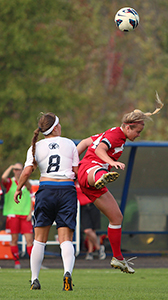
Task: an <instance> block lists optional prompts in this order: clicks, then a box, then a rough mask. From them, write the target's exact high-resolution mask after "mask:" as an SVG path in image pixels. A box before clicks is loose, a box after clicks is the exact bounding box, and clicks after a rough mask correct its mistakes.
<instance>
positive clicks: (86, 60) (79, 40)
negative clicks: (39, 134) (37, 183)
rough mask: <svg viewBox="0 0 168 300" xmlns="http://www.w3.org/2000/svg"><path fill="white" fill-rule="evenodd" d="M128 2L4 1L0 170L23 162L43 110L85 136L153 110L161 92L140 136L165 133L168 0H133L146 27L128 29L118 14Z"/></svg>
mask: <svg viewBox="0 0 168 300" xmlns="http://www.w3.org/2000/svg"><path fill="white" fill-rule="evenodd" d="M124 3H125V2H124V1H122V0H118V1H109V0H105V1H100V0H90V1H89V0H88V1H87V0H71V1H69V0H40V1H39V0H36V1H34V0H24V1H23V0H10V1H8V2H6V1H5V0H0V87H1V88H0V139H2V140H3V145H0V155H1V160H0V172H1V173H2V172H3V171H4V169H5V168H6V167H7V166H8V165H9V164H13V163H14V162H16V161H21V162H24V160H25V157H26V151H27V148H28V147H29V145H30V143H31V138H32V135H33V131H34V130H35V129H36V127H37V119H38V116H39V113H40V112H41V111H43V112H47V111H52V112H54V113H55V114H57V115H58V116H59V117H60V122H61V125H62V135H63V136H67V137H69V138H72V139H81V138H84V137H87V136H89V135H91V134H94V133H97V132H103V131H104V130H106V129H108V128H110V127H112V126H118V125H120V122H121V118H122V115H123V114H124V113H126V112H129V111H131V110H133V109H134V108H139V109H141V110H143V111H153V110H154V109H155V90H157V91H158V93H159V95H160V97H161V99H162V100H163V102H164V104H165V105H164V108H163V109H162V111H161V113H160V114H159V115H156V116H154V117H153V120H154V122H151V123H149V124H147V125H146V127H145V129H144V131H143V133H142V136H141V138H142V139H148V140H166V139H167V133H168V126H167V116H168V109H167V102H168V100H167V95H168V28H167V26H165V24H166V23H167V9H168V3H167V1H166V0H159V1H158V0H154V1H150V0H146V1H145V2H142V1H140V0H136V1H134V8H135V9H136V10H137V11H138V13H139V16H140V25H139V26H138V28H137V29H136V30H135V31H133V32H130V33H122V32H120V31H119V30H118V29H117V28H116V27H115V24H114V15H115V13H116V11H117V10H118V9H120V8H121V7H123V6H125V4H124ZM127 5H128V6H132V1H128V3H127Z"/></svg>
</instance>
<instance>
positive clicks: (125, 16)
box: [114, 7, 139, 31]
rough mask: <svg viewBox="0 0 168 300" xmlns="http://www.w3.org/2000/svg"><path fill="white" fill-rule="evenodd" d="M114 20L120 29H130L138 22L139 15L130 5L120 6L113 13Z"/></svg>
mask: <svg viewBox="0 0 168 300" xmlns="http://www.w3.org/2000/svg"><path fill="white" fill-rule="evenodd" d="M114 21H115V23H116V26H117V27H118V28H119V29H120V30H121V31H131V30H133V29H135V28H136V27H137V26H138V24H139V15H138V13H137V12H136V10H135V9H133V8H131V7H124V8H121V9H120V10H119V11H118V12H117V13H116V15H115V18H114Z"/></svg>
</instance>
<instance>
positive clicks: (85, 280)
mask: <svg viewBox="0 0 168 300" xmlns="http://www.w3.org/2000/svg"><path fill="white" fill-rule="evenodd" d="M29 279H30V270H28V269H21V270H14V269H0V299H5V300H7V299H10V300H12V299H25V300H29V299H31V300H32V299H41V300H43V299H47V300H49V299H55V300H59V299H62V300H64V299H78V300H86V299H91V300H99V299H101V300H102V299H103V300H109V299H112V300H120V299H122V300H127V299H130V300H136V299H139V300H143V299H144V300H148V299H149V300H155V299H157V300H162V299H163V300H165V299H168V284H167V280H168V270H167V269H137V270H136V273H135V274H133V275H131V274H125V273H122V272H120V271H119V270H115V269H74V271H73V283H74V285H75V286H74V290H73V291H70V292H65V291H62V285H63V271H62V270H61V269H47V270H41V271H40V277H39V280H40V283H41V286H42V289H41V290H33V291H30V283H29Z"/></svg>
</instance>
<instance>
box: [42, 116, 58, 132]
mask: <svg viewBox="0 0 168 300" xmlns="http://www.w3.org/2000/svg"><path fill="white" fill-rule="evenodd" d="M58 123H59V118H58V117H57V116H55V122H54V124H53V125H52V126H51V127H50V128H49V129H47V130H46V131H44V132H42V134H44V135H48V134H50V133H51V132H52V131H53V129H54V127H55V126H57V125H58Z"/></svg>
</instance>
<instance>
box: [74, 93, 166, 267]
mask: <svg viewBox="0 0 168 300" xmlns="http://www.w3.org/2000/svg"><path fill="white" fill-rule="evenodd" d="M157 100H158V103H159V105H160V108H161V107H162V106H163V104H162V102H161V101H160V99H159V97H157ZM160 108H157V109H156V110H155V111H154V112H153V113H143V112H142V111H140V110H134V111H133V112H131V113H128V114H126V115H124V117H123V120H122V124H121V127H114V128H110V129H109V130H107V131H105V132H104V133H101V134H97V135H95V136H91V137H89V138H86V139H84V140H82V141H81V142H80V143H79V144H78V145H77V149H78V153H79V155H80V154H81V153H83V152H84V151H85V150H86V149H87V148H88V149H87V152H86V154H85V156H84V157H83V159H82V160H81V161H80V163H79V170H78V182H79V184H80V187H81V190H82V192H83V193H84V194H85V195H86V196H87V197H88V198H89V199H90V200H91V201H92V202H94V204H95V206H96V207H97V208H98V209H99V210H100V211H101V212H102V213H104V214H105V216H106V217H107V218H108V219H109V225H108V231H107V233H108V238H109V242H110V245H111V248H112V252H113V258H112V260H111V266H112V267H114V268H118V269H120V270H121V271H123V272H126V273H134V272H135V271H134V269H133V268H131V267H130V266H129V265H128V262H127V261H126V260H125V259H124V258H123V255H122V253H121V224H122V219H123V216H122V213H121V211H120V209H119V206H118V204H117V202H116V200H115V199H114V197H113V195H112V194H111V193H110V192H109V190H108V189H107V187H106V186H105V185H106V183H109V182H112V181H114V180H116V179H117V178H118V176H119V174H118V173H117V172H110V170H111V168H112V167H113V168H116V169H118V168H120V169H121V170H124V168H125V164H124V163H122V162H119V161H118V159H119V157H120V156H121V154H122V152H123V149H124V144H125V142H126V139H129V140H130V141H134V140H135V139H136V138H137V137H139V136H140V133H141V131H142V130H143V128H144V121H146V120H148V119H150V116H151V115H152V114H155V113H157V112H158V111H159V110H160Z"/></svg>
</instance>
